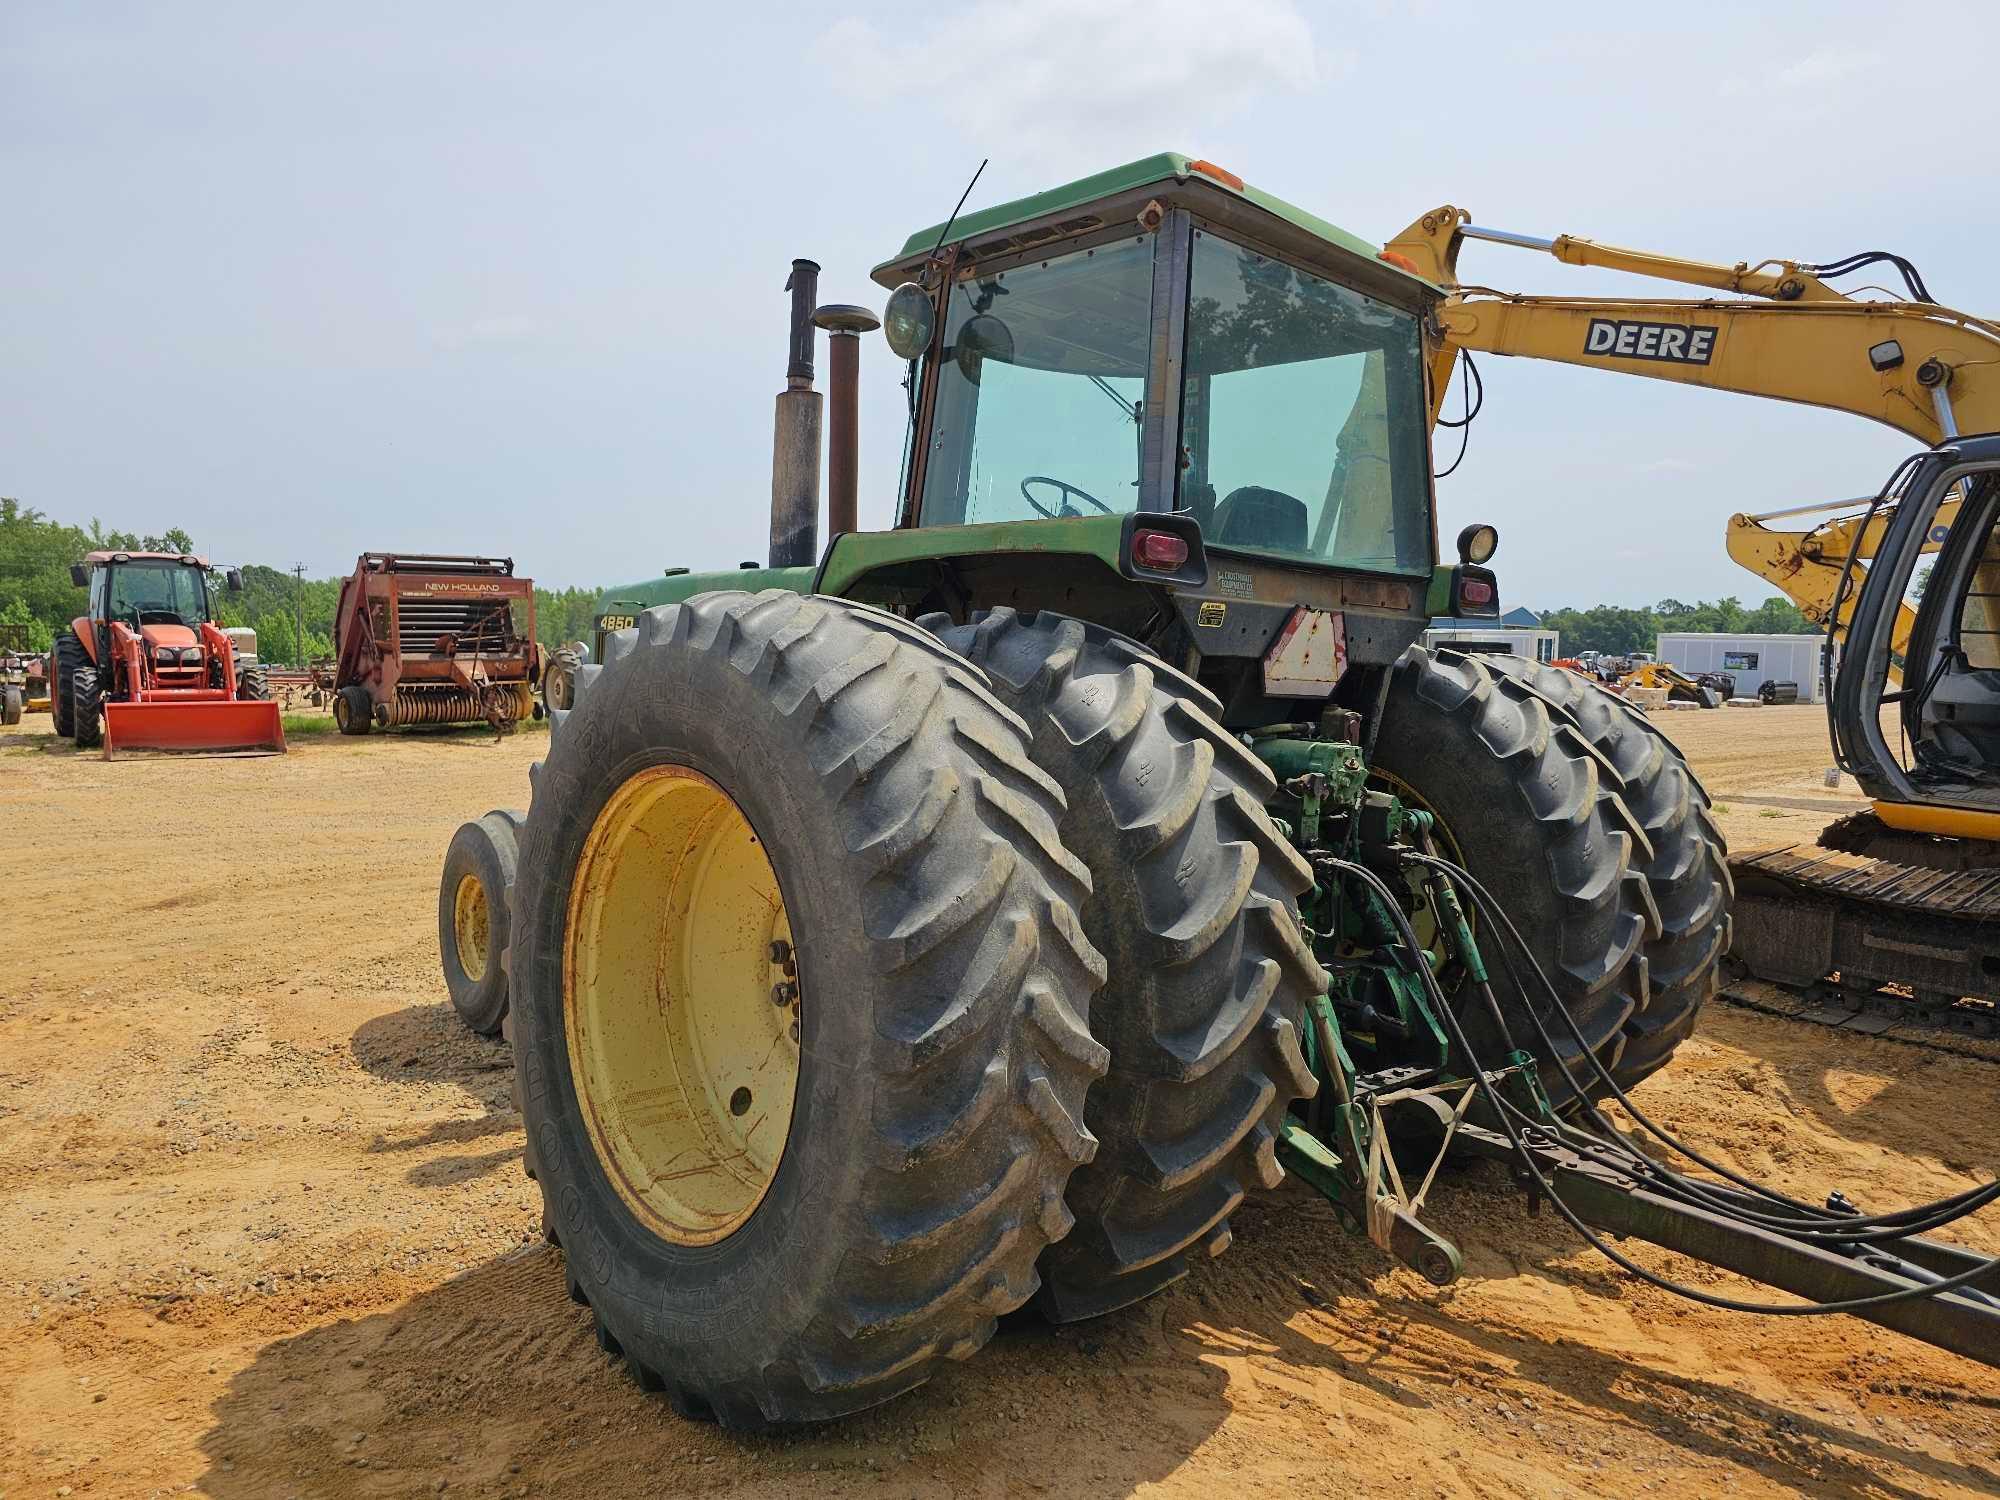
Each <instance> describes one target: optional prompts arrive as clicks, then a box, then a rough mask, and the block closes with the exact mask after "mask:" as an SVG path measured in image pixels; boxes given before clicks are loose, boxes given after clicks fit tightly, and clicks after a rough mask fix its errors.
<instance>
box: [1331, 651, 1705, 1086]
mask: <svg viewBox="0 0 2000 1500" xmlns="http://www.w3.org/2000/svg"><path fill="white" fill-rule="evenodd" d="M1371 765H1372V766H1373V768H1374V769H1375V770H1376V771H1377V772H1378V773H1381V774H1382V776H1383V779H1384V780H1385V782H1386V783H1387V785H1388V786H1389V788H1390V790H1392V791H1395V792H1396V793H1398V794H1399V795H1401V796H1403V797H1405V798H1406V799H1407V800H1409V801H1411V802H1412V803H1413V804H1414V805H1416V806H1418V807H1422V808H1425V809H1427V810H1429V811H1430V812H1432V813H1434V814H1435V815H1436V816H1437V818H1438V821H1439V825H1440V838H1439V843H1440V845H1441V852H1443V853H1444V854H1445V855H1446V857H1448V858H1450V857H1456V858H1457V859H1458V860H1459V861H1460V862H1461V863H1463V864H1464V865H1465V867H1466V868H1467V869H1468V870H1470V871H1471V872H1472V874H1473V875H1474V876H1476V877H1477V878H1478V879H1479V881H1480V882H1481V883H1482V884H1483V885H1484V886H1486V888H1487V889H1488V890H1489V891H1491V892H1492V893H1493V894H1494V896H1495V897H1496V898H1497V899H1499V900H1500V901H1502V902H1504V903H1505V904H1506V907H1507V912H1508V915H1509V916H1510V917H1511V918H1512V920H1513V922H1514V925H1515V926H1516V927H1517V928H1519V929H1520V932H1521V934H1522V937H1523V938H1524V939H1525V940H1526V942H1527V943H1528V945H1529V947H1530V949H1531V950H1532V952H1533V956H1534V959H1535V962H1536V963H1537V964H1539V965H1540V966H1541V968H1542V970H1543V971H1544V972H1545V973H1546V974H1547V975H1548V976H1549V978H1550V979H1551V980H1552V981H1553V983H1554V985H1555V988H1556V991H1557V993H1558V994H1559V995H1560V996H1561V997H1562V1000H1563V1003H1564V1005H1565V1006H1566V1007H1567V1009H1568V1010H1569V1012H1570V1014H1571V1015H1572V1016H1573V1017H1574V1018H1575V1020H1576V1022H1577V1031H1578V1032H1581V1034H1582V1042H1581V1043H1579V1040H1578V1037H1577V1035H1576V1033H1575V1032H1572V1031H1571V1030H1570V1029H1569V1028H1568V1027H1567V1026H1566V1025H1564V1024H1563V1022H1562V1021H1561V1019H1560V1018H1559V1017H1557V1016H1556V1015H1555V1014H1554V1013H1553V1007H1551V1006H1550V1005H1549V1003H1548V1000H1547V997H1546V996H1545V995H1544V994H1543V993H1542V992H1541V991H1540V989H1539V986H1537V985H1536V984H1535V983H1534V981H1533V979H1532V977H1531V976H1525V975H1524V977H1526V978H1527V979H1528V985H1529V990H1528V992H1527V993H1523V991H1522V990H1521V989H1520V988H1518V987H1517V986H1516V985H1515V984H1514V983H1513V981H1512V980H1511V978H1509V976H1508V972H1507V968H1506V966H1505V965H1504V964H1503V963H1502V962H1501V952H1502V948H1501V944H1502V941H1503V940H1502V938H1501V936H1500V934H1498V933H1496V932H1493V931H1492V927H1491V924H1490V923H1485V922H1481V921H1479V920H1478V919H1477V918H1476V917H1475V923H1476V925H1477V928H1478V932H1479V934H1480V947H1481V950H1482V952H1483V954H1484V956H1485V958H1486V962H1487V967H1488V968H1489V969H1490V970H1491V971H1492V978H1493V988H1494V992H1495V994H1496V996H1497V997H1498V998H1499V1001H1500V1005H1501V1008H1502V1010H1503V1011H1504V1012H1505V1013H1506V1015H1507V1017H1508V1022H1509V1027H1510V1030H1511V1031H1512V1034H1513V1039H1514V1041H1515V1042H1516V1043H1517V1044H1518V1045H1520V1046H1522V1047H1524V1048H1526V1049H1527V1050H1529V1051H1531V1052H1534V1053H1536V1054H1538V1055H1539V1054H1541V1053H1542V1052H1543V1051H1544V1050H1545V1049H1544V1048H1543V1046H1542V1044H1541V1041H1540V1038H1539V1036H1538V1034H1537V1033H1536V1031H1535V1030H1534V1027H1533V1023H1532V1022H1531V1021H1530V1020H1529V1019H1528V1017H1527V1014H1526V1009H1527V1008H1529V1007H1532V1009H1533V1011H1534V1013H1535V1014H1536V1015H1537V1016H1539V1017H1541V1019H1542V1022H1543V1024H1544V1025H1545V1026H1546V1027H1547V1029H1548V1032H1549V1036H1550V1039H1551V1040H1552V1041H1553V1042H1554V1044H1555V1052H1556V1055H1557V1056H1558V1057H1560V1058H1561V1059H1562V1060H1563V1061H1564V1062H1565V1063H1567V1064H1568V1066H1569V1068H1570V1070H1571V1072H1572V1073H1574V1075H1575V1077H1576V1080H1577V1084H1578V1085H1579V1086H1580V1089H1579V1087H1572V1086H1571V1084H1570V1082H1569V1081H1568V1079H1566V1078H1565V1077H1564V1075H1563V1071H1562V1069H1561V1068H1559V1067H1557V1066H1556V1064H1555V1062H1554V1061H1553V1060H1552V1059H1550V1058H1548V1057H1545V1056H1544V1057H1542V1058H1541V1064H1542V1066H1541V1081H1542V1085H1543V1087H1544V1089H1545V1090H1546V1091H1547V1093H1548V1096H1549V1099H1550V1102H1551V1103H1552V1104H1553V1105H1554V1106H1555V1107H1556V1108H1557V1109H1558V1110H1570V1109H1573V1108H1575V1107H1577V1106H1578V1105H1579V1104H1580V1103H1581V1102H1582V1101H1583V1100H1584V1099H1586V1098H1594V1097H1598V1096H1600V1095H1602V1094H1603V1093H1605V1092H1608V1091H1607V1090H1606V1089H1605V1088H1604V1087H1603V1085H1602V1083H1601V1082H1600V1081H1599V1080H1598V1078H1597V1075H1596V1074H1595V1072H1594V1071H1592V1070H1591V1069H1590V1066H1589V1063H1588V1062H1587V1061H1586V1060H1585V1049H1586V1048H1587V1049H1588V1051H1589V1052H1590V1053H1591V1054H1593V1055H1595V1056H1596V1058H1597V1059H1598V1061H1599V1062H1601V1063H1602V1064H1603V1065H1604V1067H1605V1068H1606V1070H1607V1071H1608V1072H1609V1073H1610V1074H1611V1076H1612V1078H1613V1079H1614V1080H1615V1081H1616V1082H1617V1083H1618V1085H1619V1086H1620V1087H1621V1088H1623V1087H1629V1086H1630V1085H1632V1084H1635V1083H1637V1082H1639V1080H1640V1079H1642V1078H1644V1077H1645V1076H1647V1075H1648V1074H1649V1073H1651V1072H1653V1071H1655V1070H1656V1069H1658V1068H1659V1067H1661V1066H1662V1065H1664V1064H1665V1063H1666V1061H1667V1059H1668V1058H1669V1057H1670V1056H1671V1055H1672V1053H1673V1050H1674V1048H1675V1047H1676V1046H1677V1045H1678V1044H1679V1042H1680V1041H1681V1040H1682V1039H1683V1038H1684V1037H1686V1036H1687V1035H1688V1034H1689V1033H1690V1032H1691V1031H1692V1030H1693V1029H1694V1023H1695V1017H1696V1014H1697V1013H1698V1012H1699V1010H1700V1008H1701V1006H1702V1004H1703V1002H1705V1001H1706V1000H1707V998H1708V997H1709V995H1711V994H1713V993H1714V991H1715V987H1716V976H1717V968H1718V965H1719V963H1720V960H1721V957H1722V955H1723V953H1724V952H1725V951H1726V950H1727V947H1728V934H1729V898H1730V894H1731V890H1732V887H1731V885H1730V880H1729V874H1728V870H1727V868H1726V865H1725V850H1724V848H1723V843H1722V839H1721V835H1720V834H1719V833H1718V832H1717V831H1716V829H1715V825H1714V822H1713V820H1712V819H1711V818H1710V817H1709V816H1708V812H1707V798H1706V796H1705V795H1704V794H1703V793H1702V791H1701V788H1700V786H1699V785H1698V784H1697V783H1696V781H1695V779H1694V777H1693V775H1692V773H1691V772H1690V771H1689V770H1688V768H1687V764H1686V762H1685V761H1683V760H1682V759H1681V757H1680V754H1679V752H1677V751H1676V750H1675V749H1674V748H1673V746H1672V745H1671V744H1669V743H1668V742H1667V741H1666V740H1665V739H1664V738H1663V737H1661V736H1660V735H1658V733H1657V732H1656V731H1654V730H1652V729H1651V727H1650V726H1648V725H1647V724H1646V723H1645V721H1644V720H1643V719H1642V718H1640V716H1639V715H1637V714H1636V713H1633V712H1632V711H1631V710H1630V709H1628V708H1626V707H1625V706H1624V705H1623V704H1622V703H1620V702H1619V701H1618V700H1617V699H1615V698H1613V697H1612V696H1611V695H1610V694H1609V693H1606V692H1604V691H1603V690H1602V689H1600V688H1597V687H1596V686H1594V685H1593V684H1591V683H1589V682H1586V681H1585V680H1584V679H1582V678H1581V677H1577V676H1575V674H1573V673H1568V672H1564V671H1562V670H1560V669H1559V668H1553V667H1541V666H1539V665H1537V664H1535V663H1529V662H1518V661H1515V660H1513V659H1512V658H1507V657H1493V656H1484V655H1470V654H1466V653H1462V652H1457V651H1450V650H1442V651H1438V652H1436V653H1432V652H1428V651H1425V650H1424V649H1423V648H1421V647H1412V648H1411V649H1410V650H1409V651H1407V652H1406V653H1404V655H1403V658H1402V660H1401V661H1400V662H1398V663H1397V665H1396V668H1395V671H1394V673H1393V675H1392V677H1391V680H1390V685H1389V692H1388V699H1387V702H1386V704H1385V707H1384V710H1383V715H1382V727H1381V733H1380V737H1379V738H1378V740H1377V743H1376V746H1375V752H1374V755H1373V758H1372V760H1371ZM1454 850H1455V851H1456V854H1455V856H1454ZM1452 998H1453V1000H1454V1009H1455V1011H1456V1013H1457V1015H1458V1017H1459V1020H1460V1023H1461V1024H1462V1026H1463V1027H1464V1029H1465V1031H1466V1033H1467V1036H1468V1038H1469V1040H1470V1041H1471V1043H1472V1046H1473V1049H1474V1051H1475V1053H1476V1054H1477V1057H1478V1060H1479V1061H1481V1062H1482V1063H1484V1064H1485V1065H1486V1066H1489V1067H1490V1066H1496V1065H1498V1064H1499V1062H1500V1061H1501V1060H1502V1059H1503V1057H1504V1055H1505V1053H1506V1050H1507V1048H1506V1044H1505V1042H1504V1041H1503V1040H1502V1038H1501V1037H1500V1036H1499V1035H1498V1034H1497V1028H1496V1027H1495V1025H1494V1022H1493V1021H1492V1019H1491V1018H1490V1016H1489V1015H1487V1014H1486V1012H1485V1008H1484V1007H1483V1006H1481V1005H1479V1004H1477V1003H1475V1002H1474V1000H1473V998H1472V995H1471V992H1470V989H1469V987H1462V988H1461V990H1460V991H1459V993H1458V994H1457V995H1455V996H1453V997H1452ZM1464 1061H1465V1060H1464V1059H1461V1060H1460V1062H1461V1065H1463V1063H1464Z"/></svg>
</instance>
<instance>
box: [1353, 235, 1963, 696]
mask: <svg viewBox="0 0 2000 1500" xmlns="http://www.w3.org/2000/svg"><path fill="white" fill-rule="evenodd" d="M1468 239H1478V240H1486V241H1489V242H1492V243H1497V244H1505V245H1512V246H1515V247H1518V248H1523V249H1530V250H1538V251H1542V252H1545V253H1547V254H1549V255H1551V256H1553V257H1554V258H1555V259H1557V260H1560V261H1562V262H1564V263H1565V264H1568V265H1575V266H1598V267H1603V268H1606V269H1610V270H1617V271H1623V272H1627V273H1630V274H1633V275H1638V276H1647V277H1652V278H1655V279H1658V280H1664V281H1671V282H1675V283H1678V284H1681V285H1684V286H1695V287H1703V288H1707V289H1710V290H1712V291H1715V292H1718V293H1723V294H1725V295H1720V296H1716V297H1709V298H1693V299H1631V298H1611V297H1533V296H1518V295H1514V294H1510V293H1504V292H1496V291H1491V290H1489V289H1487V288H1484V287H1477V286H1465V285H1463V284H1461V283H1460V281H1459V279H1458V255H1459V251H1460V249H1461V248H1462V246H1463V244H1464V242H1465V241H1466V240H1468ZM1384 258H1385V259H1388V260H1391V261H1393V262H1395V263H1397V264H1400V265H1403V266H1405V267H1406V268H1408V269H1411V270H1414V271H1415V272H1417V273H1418V274H1419V275H1422V276H1424V277H1427V278H1428V279H1430V280H1432V281H1435V282H1437V283H1439V284H1440V285H1442V286H1444V287H1446V288H1447V289H1448V290H1449V291H1450V293H1451V295H1450V296H1449V297H1448V298H1447V299H1446V301H1445V302H1444V304H1443V306H1442V307H1441V308H1440V309H1439V313H1438V325H1439V331H1440V333H1441V335H1442V336H1441V338H1439V339H1438V340H1437V342H1436V344H1435V345H1434V347H1433V351H1432V354H1431V402H1432V406H1431V418H1432V421H1433V423H1435V422H1436V420H1437V418H1438V416H1439V415H1440V413H1441V411H1442V409H1443V405H1444V401H1445V397H1446V393H1447V392H1448V391H1449V389H1450V386H1451V377H1452V374H1453V370H1454V367H1455V365H1456V362H1457V359H1458V356H1459V352H1460V351H1461V350H1478V351H1480V352H1482V353H1490V354H1509V355H1519V356H1522V357H1525V358H1529V359H1544V360H1553V361H1556V362H1558V363H1561V364H1571V365H1582V366H1586V367H1590V368H1596V369H1601V370H1607V371H1610V372H1612V373H1614V374H1621V375H1637V376H1640V377H1643V378H1645V379H1649V380H1664V381H1670V382H1672V383H1674V384H1677V385H1694V386H1705V387H1708V388H1709V389H1712V390H1724V391H1735V392H1739V393H1741V394H1744V395H1750V396H1763V397H1767V398H1769V399H1773V400H1779V401H1796V402H1800V403H1803V404H1805V405H1808V406H1820V407H1825V408H1828V409H1829V410H1833V411H1847V412H1852V413H1854V414H1855V415H1856V416H1861V417H1867V418H1870V419H1872V420H1874V421H1877V422H1881V423H1884V424H1886V425H1888V426H1890V427H1894V428H1895V429H1896V430H1897V431H1899V432H1903V433H1907V434H1908V435H1909V436H1911V437H1912V438H1915V439H1916V440H1917V441H1918V442H1920V443H1922V444H1923V445H1924V446H1925V447H1932V446H1935V445H1936V444H1938V443H1940V442H1943V441H1946V440H1948V439H1950V438H1953V437H1956V436H1958V435H1959V433H1960V432H1991V431H1997V430H2000V324H1996V323H1993V322H1991V321H1989V320H1987V319H1983V318H1977V317H1973V316H1972V315H1970V314H1967V313H1960V312H1954V311H1952V310H1951V309H1949V308H1946V307H1941V306H1939V305H1938V304H1937V303H1935V302H1930V301H1924V300H1907V301H1904V300H1880V301H1864V300H1860V299H1857V298H1855V297H1851V296H1849V295H1848V294H1846V293H1844V292H1841V291H1839V290H1838V289H1836V288H1834V287H1832V286H1830V285H1828V283H1827V282H1826V280H1825V279H1823V278H1824V275H1828V274H1844V269H1843V268H1842V267H1823V266H1812V265H1807V264H1804V263H1801V262H1797V261H1787V260H1771V261H1763V262H1760V263H1758V264H1755V265H1751V264H1749V263H1745V262H1739V263H1738V264H1736V265H1734V266H1725V265H1721V264H1715V263H1710V262H1704V261H1693V260H1682V259H1677V258H1675V257H1672V256H1664V255H1655V254H1651V253H1649V252H1646V251H1640V250H1627V249H1622V248H1620V247H1618V246H1614V245H1601V244H1598V243H1596V242H1595V241H1592V240H1585V239H1579V238H1577V237H1576V236H1574V235H1560V236H1558V237H1556V238H1555V239H1552V240H1551V239H1538V238H1535V237H1533V236H1529V235H1521V234H1513V233H1509V232H1506V231H1502V230H1492V229H1482V228H1480V227H1478V226H1476V225H1474V224H1472V223H1470V222H1469V216H1468V215H1467V214H1466V213H1465V212H1464V210H1462V209H1458V208H1454V207H1451V206H1449V205H1447V206H1445V207H1442V208H1439V209H1436V210H1434V211H1432V212H1431V213H1428V214H1425V215H1424V216H1423V217H1422V218H1420V219H1418V220H1417V221H1416V222H1415V223H1413V224H1411V225H1410V226H1409V228H1407V229H1405V230H1404V231H1403V232H1402V234H1400V235H1398V236H1397V237H1396V238H1395V239H1393V240H1391V241H1390V242H1389V243H1388V245H1387V247H1386V248H1385V251H1384ZM1878 258H1879V259H1881V260H1885V261H1890V262H1893V263H1894V264H1895V265H1896V266H1897V268H1898V269H1900V270H1902V271H1903V272H1904V274H1905V277H1906V279H1907V280H1908V281H1909V282H1910V289H1911V295H1912V298H1913V299H1914V298H1918V297H1921V296H1923V295H1924V288H1923V285H1922V282H1921V280H1920V279H1919V278H1918V277H1917V276H1916V275H1915V272H1914V271H1913V270H1912V269H1911V268H1909V267H1908V266H1907V265H1905V264H1904V263H1902V262H1900V261H1896V260H1895V258H1894V257H1888V256H1883V257H1853V258H1851V260H1850V262H1848V263H1846V267H1847V268H1858V265H1860V264H1867V263H1869V262H1870V261H1872V260H1874V259H1878ZM1857 263H1858V264H1857ZM1865 504H1866V502H1865V501H1857V502H1837V503H1836V504H1834V505H1829V506H1806V507H1798V508H1795V509H1790V510H1783V511H1773V512H1768V513H1766V514H1764V515H1761V516H1758V515H1749V514H1739V515H1736V516H1734V517H1732V518H1731V519H1730V523H1729V554H1730V556H1731V557H1732V558H1734V559H1735V560H1736V561H1737V562H1738V563H1739V564H1741V565H1742V566H1744V567H1746V568H1748V569H1749V570H1750V571H1751V572H1753V573H1756V574H1757V575H1758V576H1759V577H1761V578H1763V579H1765V580H1766V581H1768V582H1769V583H1771V584H1772V585H1773V586H1774V587H1776V588H1779V589H1781V590H1783V591H1784V593H1785V594H1786V595H1787V596H1788V597H1790V598H1791V599H1792V601H1793V602H1794V603H1795V604H1797V605H1798V607H1799V609H1800V611H1801V612H1802V613H1803V614H1805V615H1806V617H1807V618H1808V619H1810V620H1812V621H1813V622H1814V623H1815V624H1818V625H1820V626H1822V627H1828V626H1830V627H1831V628H1832V630H1833V632H1834V633H1835V635H1836V637H1837V636H1839V635H1840V634H1842V633H1843V632H1844V630H1845V627H1846V624H1847V621H1846V619H1845V618H1842V619H1840V620H1833V619H1831V616H1832V613H1833V605H1834V599H1835V598H1836V596H1837V594H1838V583H1839V579H1840V576H1841V572H1842V570H1843V568H1844V567H1845V566H1846V564H1847V561H1848V559H1849V558H1850V557H1852V558H1854V559H1855V560H1856V561H1857V562H1861V563H1865V562H1866V561H1867V560H1868V559H1869V558H1871V557H1872V556H1873V555H1874V548H1875V544H1876V542H1877V540H1879V538H1880V535H1881V533H1882V531H1883V530H1884V528H1885V525H1886V522H1885V519H1884V517H1883V516H1882V515H1881V514H1880V512H1878V513H1877V516H1876V519H1875V520H1874V522H1873V523H1870V524H1868V525H1867V526H1866V530H1865V532H1864V531H1863V519H1862V518H1861V517H1858V516H1847V517H1844V518H1841V519H1837V520H1833V521H1828V522H1826V523H1824V524H1822V525H1818V526H1814V527H1810V528H1808V529H1804V530H1798V531H1788V530H1777V529H1773V528H1771V527H1769V526H1768V525H1767V524H1766V523H1767V522H1769V521H1771V520H1775V519H1777V518H1779V517H1781V516H1792V515H1801V514H1805V513H1807V512H1812V511H1826V510H1834V509H1853V508H1854V507H1855V506H1857V505H1865ZM1955 510H1956V506H1955V504H1952V505H1948V506H1947V508H1946V511H1941V512H1940V514H1939V517H1938V521H1939V523H1940V526H1941V527H1944V528H1948V527H1949V524H1950V521H1951V515H1950V514H1948V513H1947V512H1950V511H1955ZM1939 534H1940V532H1939V531H1937V530H1934V531H1933V542H1932V545H1933V546H1934V545H1935V539H1936V537H1937V536H1938V535H1939ZM1844 613H1845V611H1843V614H1844ZM1913 623H1914V616H1913V614H1912V613H1911V611H1910V610H1909V608H1908V607H1907V606H1905V607H1904V608H1903V610H1902V612H1901V617H1900V618H1899V620H1898V623H1897V629H1896V637H1897V639H1896V647H1895V650H1896V654H1897V656H1898V657H1899V658H1900V655H1901V652H1902V647H1903V645H1904V644H1905V643H1906V642H1907V639H1908V635H1909V630H1910V627H1911V625H1912V624H1913Z"/></svg>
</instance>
